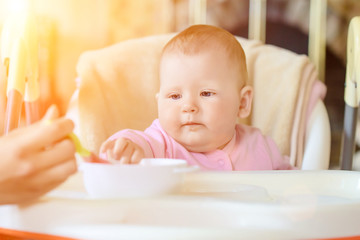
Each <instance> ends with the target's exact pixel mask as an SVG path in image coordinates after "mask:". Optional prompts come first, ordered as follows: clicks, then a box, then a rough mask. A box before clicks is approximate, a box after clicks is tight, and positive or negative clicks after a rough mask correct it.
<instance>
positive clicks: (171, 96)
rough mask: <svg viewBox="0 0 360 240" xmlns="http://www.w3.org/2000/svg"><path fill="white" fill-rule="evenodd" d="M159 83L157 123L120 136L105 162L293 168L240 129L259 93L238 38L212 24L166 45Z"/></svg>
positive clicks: (262, 139) (108, 147)
mask: <svg viewBox="0 0 360 240" xmlns="http://www.w3.org/2000/svg"><path fill="white" fill-rule="evenodd" d="M159 77H160V90H159V92H158V94H157V95H156V98H157V102H158V119H156V120H154V122H153V123H152V125H151V126H150V127H148V128H147V129H146V130H145V131H144V132H142V131H137V130H131V129H126V130H122V131H119V132H117V133H115V134H114V135H113V136H111V137H110V138H109V139H108V140H106V141H105V142H104V143H103V144H102V146H101V149H100V154H101V157H103V158H108V159H112V160H118V161H120V163H130V164H131V163H138V162H139V161H140V160H141V159H142V158H178V159H185V160H187V162H188V163H189V164H191V165H195V164H196V165H198V166H200V167H201V168H203V169H208V170H272V169H292V168H293V167H292V166H291V165H290V164H289V159H288V157H286V156H282V155H281V153H280V152H279V150H278V148H277V146H276V144H275V142H274V141H273V140H272V139H270V138H269V137H266V136H263V135H262V134H261V132H260V131H259V130H258V129H257V128H254V127H251V126H247V125H242V124H237V120H238V118H246V117H247V116H249V114H250V111H251V103H252V98H253V89H252V87H251V86H250V85H248V83H247V81H248V76H247V68H246V58H245V53H244V50H243V49H242V47H241V45H240V43H239V42H238V41H237V40H236V38H235V37H234V36H233V35H232V34H230V33H229V32H227V31H225V30H223V29H220V28H218V27H214V26H208V25H194V26H191V27H189V28H187V29H185V30H184V31H182V32H181V33H179V34H178V35H176V36H175V37H174V38H172V39H171V40H170V41H169V42H168V43H167V44H166V45H165V47H164V49H163V51H162V55H161V59H160V68H159Z"/></svg>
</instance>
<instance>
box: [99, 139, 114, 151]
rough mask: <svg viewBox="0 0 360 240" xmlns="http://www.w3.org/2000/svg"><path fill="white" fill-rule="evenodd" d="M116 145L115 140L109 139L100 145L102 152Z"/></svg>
mask: <svg viewBox="0 0 360 240" xmlns="http://www.w3.org/2000/svg"><path fill="white" fill-rule="evenodd" d="M114 145H115V140H110V141H109V140H107V141H105V142H104V143H103V144H101V146H100V153H106V152H107V151H108V150H109V149H112V148H113V147H114Z"/></svg>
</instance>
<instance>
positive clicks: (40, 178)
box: [26, 159, 77, 194]
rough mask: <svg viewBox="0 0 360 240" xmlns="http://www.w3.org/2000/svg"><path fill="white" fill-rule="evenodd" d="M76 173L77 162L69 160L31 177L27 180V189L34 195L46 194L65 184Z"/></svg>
mask: <svg viewBox="0 0 360 240" xmlns="http://www.w3.org/2000/svg"><path fill="white" fill-rule="evenodd" d="M76 171H77V166H76V162H75V161H73V159H67V160H66V161H63V162H62V163H60V164H58V165H54V166H53V167H50V168H47V169H45V170H43V171H41V172H39V173H37V174H34V175H32V176H29V177H28V178H27V179H26V181H27V189H28V190H29V191H32V192H34V193H38V194H44V193H46V192H48V191H50V190H52V189H53V188H55V187H57V186H58V185H59V184H61V183H63V182H64V181H65V180H66V179H67V178H68V177H69V176H71V175H72V174H74V173H75V172H76Z"/></svg>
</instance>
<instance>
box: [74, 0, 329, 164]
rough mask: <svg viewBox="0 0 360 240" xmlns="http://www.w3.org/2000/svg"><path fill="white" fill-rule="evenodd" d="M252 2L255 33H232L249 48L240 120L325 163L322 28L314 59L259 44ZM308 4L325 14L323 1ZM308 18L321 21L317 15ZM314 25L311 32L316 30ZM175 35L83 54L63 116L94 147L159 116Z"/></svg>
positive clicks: (197, 14) (299, 155) (257, 9)
mask: <svg viewBox="0 0 360 240" xmlns="http://www.w3.org/2000/svg"><path fill="white" fill-rule="evenodd" d="M314 2H315V1H314ZM251 3H252V5H251V9H250V10H251V11H253V14H250V17H251V19H250V27H249V28H250V33H249V35H250V36H252V37H253V38H254V40H248V39H244V38H241V37H237V39H238V40H239V42H240V43H241V44H242V46H243V48H244V51H245V53H246V56H247V66H248V74H249V80H250V83H251V84H253V86H254V101H253V110H252V114H251V116H250V117H249V118H248V119H246V120H245V121H243V123H246V124H251V125H253V126H255V127H258V128H259V129H260V130H261V131H262V132H263V133H264V134H266V135H269V136H271V137H272V138H273V139H274V140H275V142H276V143H277V145H278V146H279V148H280V150H281V152H282V153H283V154H284V155H288V156H290V161H291V163H292V164H293V165H294V166H296V167H298V168H300V169H304V170H305V169H308V170H310V169H328V167H329V159H330V139H331V137H330V124H329V118H328V115H327V111H326V108H325V106H324V104H323V101H322V99H323V98H324V96H325V92H326V88H325V86H324V84H323V83H321V81H319V80H318V74H317V72H318V71H317V70H316V68H317V69H321V64H319V63H317V62H320V63H322V62H323V60H324V59H323V57H324V55H323V53H322V49H323V47H324V42H323V41H319V39H320V40H321V36H322V35H321V34H320V35H321V36H320V38H319V37H317V38H314V37H313V39H315V40H313V41H312V42H314V43H313V44H311V46H313V47H310V48H313V49H315V50H314V51H315V53H316V54H315V55H314V54H313V55H314V56H317V58H316V57H315V60H317V61H312V62H315V65H313V64H312V63H311V61H310V60H309V58H308V57H307V56H304V55H298V54H295V53H293V52H290V51H287V50H285V49H281V48H278V47H275V46H271V45H267V44H264V43H262V41H264V39H262V38H264V34H263V33H264V30H263V28H264V27H265V24H263V21H264V11H263V8H264V7H265V4H264V3H266V1H264V0H253V1H251ZM325 6H326V5H325ZM191 9H193V14H194V16H193V17H192V18H190V22H191V23H193V24H196V23H204V21H205V19H206V18H205V17H204V14H205V13H204V12H205V10H204V9H206V1H190V10H191ZM313 9H315V10H316V11H319V12H321V13H322V15H321V16H323V15H324V13H323V12H324V9H323V5H322V7H319V6H315V7H313ZM315 10H313V11H315ZM313 15H314V14H313ZM312 21H315V22H319V21H320V23H323V22H322V19H318V18H314V19H313V20H312ZM320 27H321V26H320ZM320 29H324V28H320ZM315 30H319V29H315ZM315 30H313V31H312V33H311V34H312V36H313V35H314V34H318V33H317V32H316V31H315ZM172 36H174V34H165V35H157V36H150V37H145V38H138V39H131V40H127V41H124V42H120V43H117V44H114V45H112V46H109V47H106V48H103V49H99V50H93V51H88V52H85V53H83V54H82V55H81V56H80V59H79V61H78V64H77V74H78V78H77V82H78V88H77V90H76V92H75V94H74V95H73V98H72V100H71V102H70V106H69V111H68V116H69V117H71V118H72V119H73V120H74V121H75V123H76V124H75V125H76V130H75V131H76V132H77V133H78V135H79V137H80V139H81V141H82V142H83V143H84V145H85V146H86V147H87V148H89V149H90V150H91V151H93V152H98V150H99V147H100V144H101V143H102V142H103V141H104V140H106V139H107V138H108V137H109V136H111V135H112V134H113V133H115V132H116V131H118V130H120V129H124V128H132V129H137V130H144V129H145V128H146V127H147V126H149V125H150V124H151V122H152V121H153V120H154V119H155V118H156V116H157V113H156V109H157V107H156V101H155V94H156V92H157V91H158V87H159V83H158V73H157V64H158V60H159V55H160V52H161V50H162V47H163V46H164V45H165V44H166V42H167V41H168V40H169V39H170V38H171V37H172ZM313 58H314V57H313ZM319 65H320V67H319ZM315 66H316V67H315ZM320 72H321V71H320ZM269 106H270V107H269Z"/></svg>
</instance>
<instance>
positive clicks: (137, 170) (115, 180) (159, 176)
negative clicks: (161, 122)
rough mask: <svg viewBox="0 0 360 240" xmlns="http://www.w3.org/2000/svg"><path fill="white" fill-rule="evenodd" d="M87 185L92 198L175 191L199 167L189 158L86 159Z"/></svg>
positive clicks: (84, 167) (83, 168) (85, 182)
mask: <svg viewBox="0 0 360 240" xmlns="http://www.w3.org/2000/svg"><path fill="white" fill-rule="evenodd" d="M80 169H81V171H82V172H83V178H84V185H85V188H86V190H87V192H88V194H89V195H90V197H92V198H129V197H144V196H155V195H161V194H169V193H175V192H177V191H179V190H180V187H181V184H182V180H183V176H184V173H186V172H188V171H192V170H195V169H196V168H194V167H189V166H188V165H187V162H186V161H185V160H181V159H166V158H148V159H143V160H142V161H141V162H140V163H139V164H101V163H86V162H84V163H82V164H81V167H80Z"/></svg>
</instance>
